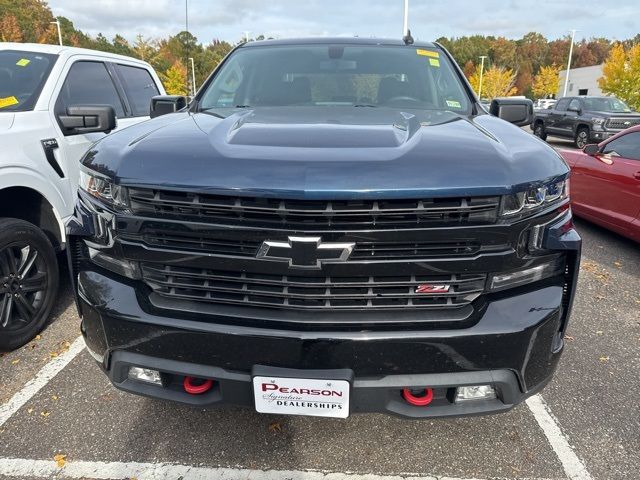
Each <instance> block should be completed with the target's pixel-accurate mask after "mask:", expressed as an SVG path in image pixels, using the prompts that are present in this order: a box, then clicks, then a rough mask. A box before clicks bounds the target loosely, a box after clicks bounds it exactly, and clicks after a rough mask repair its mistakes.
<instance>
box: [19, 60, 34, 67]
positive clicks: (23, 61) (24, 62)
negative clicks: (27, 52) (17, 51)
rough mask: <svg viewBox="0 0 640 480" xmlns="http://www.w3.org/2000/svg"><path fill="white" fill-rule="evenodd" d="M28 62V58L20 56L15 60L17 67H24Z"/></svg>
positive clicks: (29, 61)
mask: <svg viewBox="0 0 640 480" xmlns="http://www.w3.org/2000/svg"><path fill="white" fill-rule="evenodd" d="M30 63H31V60H29V59H27V58H21V59H20V60H18V61H17V62H16V65H17V66H19V67H26V66H27V65H29V64H30Z"/></svg>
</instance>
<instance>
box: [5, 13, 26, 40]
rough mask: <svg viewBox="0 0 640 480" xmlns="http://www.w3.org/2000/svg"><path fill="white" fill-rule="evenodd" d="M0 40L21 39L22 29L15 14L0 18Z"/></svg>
mask: <svg viewBox="0 0 640 480" xmlns="http://www.w3.org/2000/svg"><path fill="white" fill-rule="evenodd" d="M0 40H2V41H3V42H21V41H22V29H21V28H20V25H19V24H18V19H17V18H16V17H15V16H13V15H6V16H5V17H3V18H2V20H0Z"/></svg>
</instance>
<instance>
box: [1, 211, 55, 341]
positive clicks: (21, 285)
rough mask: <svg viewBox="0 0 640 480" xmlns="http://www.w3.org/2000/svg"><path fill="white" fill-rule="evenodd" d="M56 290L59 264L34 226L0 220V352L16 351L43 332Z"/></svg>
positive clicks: (51, 248)
mask: <svg viewBox="0 0 640 480" xmlns="http://www.w3.org/2000/svg"><path fill="white" fill-rule="evenodd" d="M57 291H58V262H57V259H56V255H55V252H54V250H53V246H52V245H51V242H50V241H49V239H48V238H47V237H46V235H45V234H44V233H43V232H42V230H40V229H39V228H38V227H36V226H35V225H33V224H31V223H29V222H25V221H24V220H18V219H15V218H2V219H0V351H8V350H13V349H15V348H18V347H20V346H22V345H24V344H25V343H27V342H29V341H30V340H31V339H32V338H33V337H35V335H36V334H37V333H38V332H39V331H40V330H41V329H42V327H43V326H44V324H45V322H46V321H47V318H48V316H49V313H50V312H51V308H52V307H53V303H54V301H55V298H56V293H57Z"/></svg>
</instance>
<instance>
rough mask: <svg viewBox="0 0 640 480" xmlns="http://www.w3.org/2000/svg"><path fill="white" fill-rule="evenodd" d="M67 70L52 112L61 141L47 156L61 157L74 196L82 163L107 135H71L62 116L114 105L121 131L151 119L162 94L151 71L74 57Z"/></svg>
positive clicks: (59, 162)
mask: <svg viewBox="0 0 640 480" xmlns="http://www.w3.org/2000/svg"><path fill="white" fill-rule="evenodd" d="M65 70H66V74H64V75H63V76H62V78H61V80H60V82H59V84H58V86H57V91H56V93H55V94H54V96H53V99H52V101H53V102H54V103H53V106H52V108H50V111H51V114H52V116H53V119H52V120H53V124H54V125H55V128H56V129H57V130H58V135H56V136H57V137H58V138H59V139H60V141H59V142H56V143H54V144H52V146H51V147H52V152H47V153H48V154H54V155H55V156H56V157H57V158H56V160H57V162H58V164H60V165H61V167H62V169H64V172H63V174H64V179H65V180H66V181H67V182H68V186H67V188H69V189H71V193H72V194H74V193H75V188H76V186H77V184H78V174H79V168H78V162H79V160H80V159H81V158H82V156H83V155H84V153H85V152H86V151H87V150H88V149H89V147H90V146H91V145H92V144H93V143H95V142H96V141H98V140H100V139H101V138H103V137H104V136H105V135H106V134H105V133H86V134H71V133H69V132H68V131H66V129H64V128H63V127H62V125H61V124H60V122H59V121H58V116H59V115H64V114H66V109H67V107H70V106H81V105H111V106H112V107H113V108H114V110H115V112H116V117H117V119H118V124H117V125H118V126H117V128H118V129H121V128H124V127H127V126H129V125H133V124H136V123H139V122H141V121H143V120H146V119H148V118H149V105H150V102H151V97H153V96H154V95H159V91H158V87H157V86H156V83H155V81H154V80H153V78H152V76H151V74H150V73H149V71H148V70H147V69H145V68H143V67H141V66H133V65H126V64H124V63H120V64H115V63H112V62H110V61H105V60H103V59H93V58H82V57H80V58H74V57H71V59H70V60H69V61H68V65H67V66H65ZM56 144H57V148H55V147H56ZM45 148H46V147H45Z"/></svg>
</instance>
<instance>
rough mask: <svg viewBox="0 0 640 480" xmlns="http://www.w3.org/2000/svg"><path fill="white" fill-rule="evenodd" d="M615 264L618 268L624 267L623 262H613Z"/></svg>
mask: <svg viewBox="0 0 640 480" xmlns="http://www.w3.org/2000/svg"><path fill="white" fill-rule="evenodd" d="M613 264H614V265H615V266H616V267H618V268H622V264H621V263H620V262H613Z"/></svg>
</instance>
